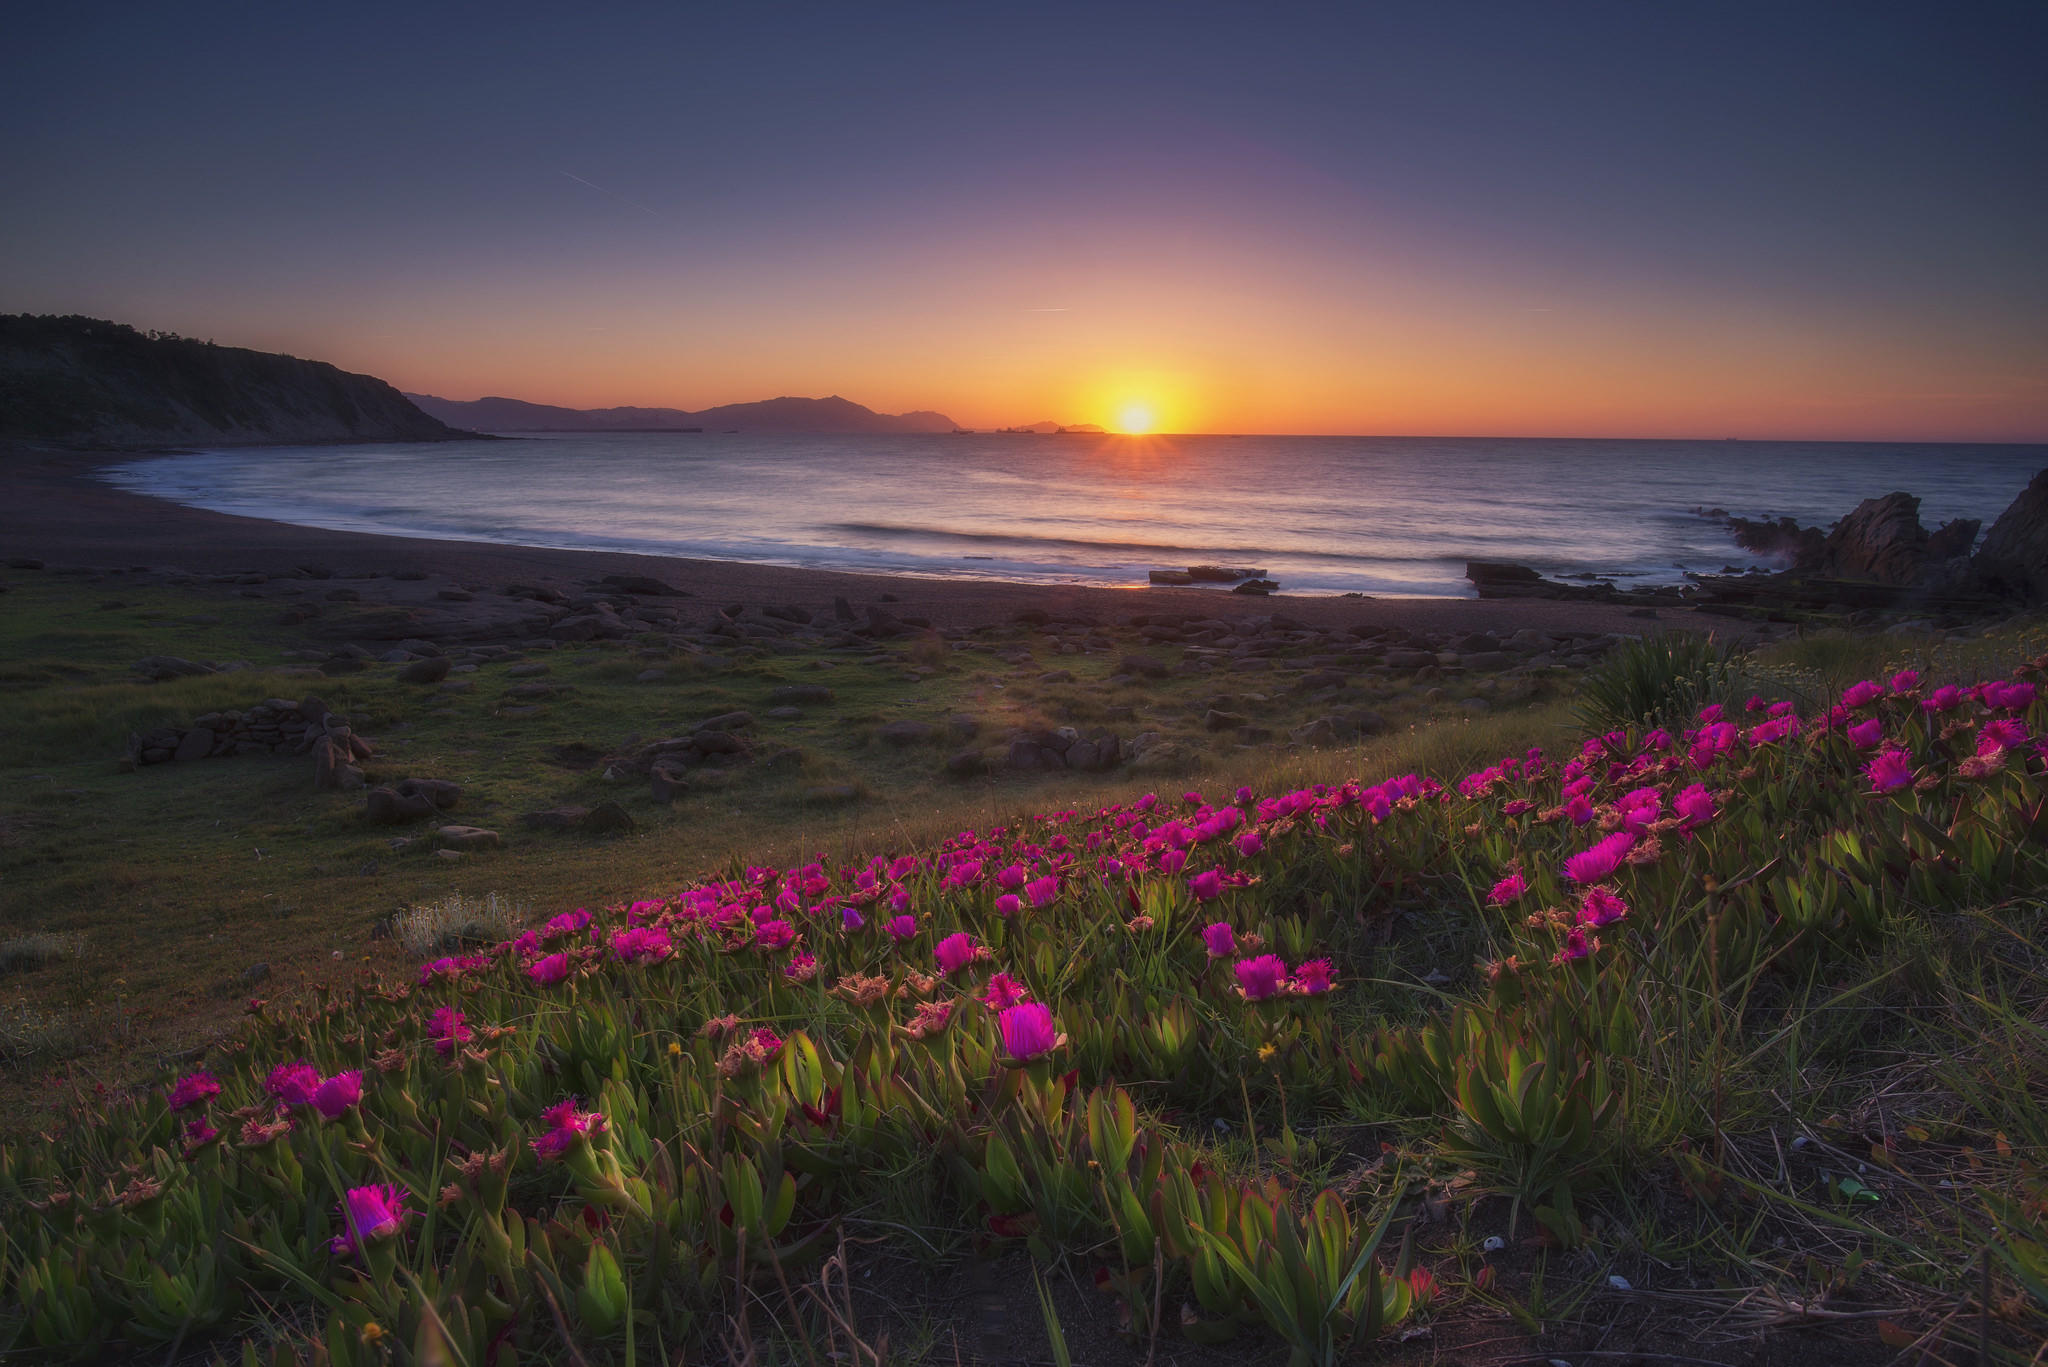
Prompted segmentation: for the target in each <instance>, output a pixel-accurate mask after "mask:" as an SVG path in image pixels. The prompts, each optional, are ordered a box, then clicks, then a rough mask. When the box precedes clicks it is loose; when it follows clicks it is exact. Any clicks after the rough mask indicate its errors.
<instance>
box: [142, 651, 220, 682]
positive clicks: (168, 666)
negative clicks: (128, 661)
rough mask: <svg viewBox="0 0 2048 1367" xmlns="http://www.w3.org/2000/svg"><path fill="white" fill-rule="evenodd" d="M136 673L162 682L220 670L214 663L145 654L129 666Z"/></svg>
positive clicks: (214, 672) (173, 656)
mask: <svg viewBox="0 0 2048 1367" xmlns="http://www.w3.org/2000/svg"><path fill="white" fill-rule="evenodd" d="M129 668H130V669H132V670H134V671H135V672H136V673H138V674H141V675H144V676H146V677H147V678H149V679H150V680H151V681H152V682H155V683H162V682H163V681H164V680H165V679H189V678H196V677H198V676H199V675H201V674H217V673H219V672H220V671H219V670H217V669H215V668H214V667H213V666H212V665H203V664H199V663H197V662H195V661H192V660H185V659H180V658H179V657H178V656H176V655H145V656H143V657H142V658H141V659H139V660H137V661H136V662H135V663H134V664H132V665H130V666H129Z"/></svg>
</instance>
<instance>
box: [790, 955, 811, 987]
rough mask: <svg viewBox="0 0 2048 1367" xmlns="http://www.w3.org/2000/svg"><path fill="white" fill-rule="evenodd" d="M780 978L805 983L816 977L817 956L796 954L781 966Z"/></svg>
mask: <svg viewBox="0 0 2048 1367" xmlns="http://www.w3.org/2000/svg"><path fill="white" fill-rule="evenodd" d="M782 976H783V977H785V978H787V979H789V980H790V981H791V982H796V983H807V982H809V981H810V980H811V979H813V978H815V977H817V976H818V956H817V955H815V954H798V955H795V956H793V957H792V958H791V959H790V961H789V962H788V963H786V964H784V965H783V966H782Z"/></svg>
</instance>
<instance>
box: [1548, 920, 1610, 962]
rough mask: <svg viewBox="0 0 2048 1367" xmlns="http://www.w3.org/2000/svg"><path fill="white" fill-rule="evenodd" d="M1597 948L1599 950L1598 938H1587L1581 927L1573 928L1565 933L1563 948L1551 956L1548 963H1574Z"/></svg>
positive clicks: (1595, 936)
mask: <svg viewBox="0 0 2048 1367" xmlns="http://www.w3.org/2000/svg"><path fill="white" fill-rule="evenodd" d="M1598 948H1600V937H1599V936H1597V935H1593V936H1589V935H1587V934H1586V932H1585V930H1584V928H1583V927H1580V926H1573V927H1572V928H1571V929H1570V930H1568V931H1566V932H1565V936H1564V948H1562V949H1560V950H1558V951H1557V953H1556V954H1554V955H1552V956H1551V959H1550V962H1552V963H1553V964H1569V963H1576V962H1577V961H1578V960H1580V959H1583V958H1585V957H1586V956H1587V955H1588V954H1591V953H1592V952H1593V951H1594V950H1596V949H1598Z"/></svg>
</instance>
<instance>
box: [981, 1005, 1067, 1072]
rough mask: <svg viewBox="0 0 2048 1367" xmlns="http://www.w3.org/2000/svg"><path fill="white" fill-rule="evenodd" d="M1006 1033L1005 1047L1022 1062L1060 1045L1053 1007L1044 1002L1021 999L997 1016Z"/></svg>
mask: <svg viewBox="0 0 2048 1367" xmlns="http://www.w3.org/2000/svg"><path fill="white" fill-rule="evenodd" d="M996 1028H997V1029H998V1030H999V1031H1001V1033H1002V1036H1003V1048H1004V1049H1005V1050H1007V1051H1008V1052H1009V1055H1010V1057H1011V1058H1013V1059H1016V1060H1017V1061H1018V1062H1020V1063H1024V1062H1029V1061H1030V1060H1032V1059H1035V1058H1037V1057H1038V1056H1039V1055H1040V1054H1046V1053H1050V1052H1052V1051H1053V1050H1054V1049H1056V1048H1058V1047H1059V1043H1060V1035H1059V1031H1058V1029H1057V1028H1056V1027H1055V1026H1054V1025H1053V1019H1052V1008H1051V1007H1048V1006H1046V1005H1045V1004H1044V1003H1043V1002H1020V1003H1018V1004H1017V1005H1016V1006H1012V1007H1008V1008H1006V1009H1005V1010H1004V1011H1003V1012H1002V1013H1001V1014H1000V1015H998V1016H997V1017H996Z"/></svg>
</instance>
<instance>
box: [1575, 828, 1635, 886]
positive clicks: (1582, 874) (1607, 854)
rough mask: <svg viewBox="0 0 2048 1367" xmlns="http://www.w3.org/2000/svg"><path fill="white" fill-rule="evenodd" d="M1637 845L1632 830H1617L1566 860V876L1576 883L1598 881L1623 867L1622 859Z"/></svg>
mask: <svg viewBox="0 0 2048 1367" xmlns="http://www.w3.org/2000/svg"><path fill="white" fill-rule="evenodd" d="M1635 847H1636V837H1635V834H1634V833H1633V832H1631V831H1616V832H1615V833H1614V834H1613V835H1610V836H1608V837H1607V838H1606V839H1605V840H1602V841H1600V842H1599V843H1598V844H1596V845H1594V846H1593V847H1592V848H1591V849H1589V850H1582V851H1581V852H1579V853H1578V854H1575V855H1573V856H1572V857H1571V858H1569V859H1567V860H1565V861H1564V872H1565V876H1566V877H1567V878H1569V879H1571V880H1572V881H1573V882H1574V883H1598V882H1600V881H1601V880H1602V879H1605V878H1607V877H1609V876H1610V875H1612V874H1613V872H1614V871H1615V870H1616V869H1618V868H1620V867H1621V861H1622V860H1623V859H1625V858H1626V857H1627V856H1628V852H1629V851H1630V850H1632V849H1634V848H1635Z"/></svg>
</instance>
